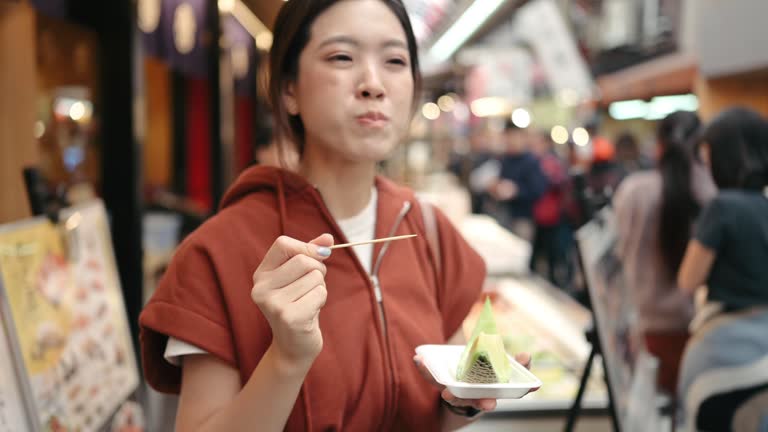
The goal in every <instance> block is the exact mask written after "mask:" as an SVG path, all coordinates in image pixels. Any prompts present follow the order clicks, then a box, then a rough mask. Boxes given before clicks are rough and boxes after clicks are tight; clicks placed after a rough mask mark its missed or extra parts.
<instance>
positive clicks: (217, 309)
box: [139, 242, 236, 393]
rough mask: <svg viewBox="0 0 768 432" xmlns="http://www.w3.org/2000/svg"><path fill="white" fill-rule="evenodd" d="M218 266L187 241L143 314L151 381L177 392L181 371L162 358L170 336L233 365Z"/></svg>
mask: <svg viewBox="0 0 768 432" xmlns="http://www.w3.org/2000/svg"><path fill="white" fill-rule="evenodd" d="M227 316H228V314H227V311H226V306H225V301H224V299H223V295H222V293H221V290H220V289H219V280H218V277H217V275H216V271H215V267H214V265H213V263H212V261H211V259H210V256H209V255H208V253H207V251H206V249H205V248H204V247H203V246H202V245H200V244H196V243H194V242H187V243H185V244H183V245H182V246H181V247H180V248H179V250H178V251H177V253H176V255H175V257H174V258H173V260H172V261H171V264H170V266H169V267H168V269H167V270H166V272H165V274H164V276H163V278H162V280H161V282H160V284H159V286H158V288H157V290H156V292H155V294H154V295H153V297H152V299H151V300H150V301H149V302H148V303H147V305H146V306H145V308H144V310H143V311H142V313H141V316H140V317H139V326H140V342H141V358H142V364H143V367H144V374H145V376H146V378H147V381H148V383H149V384H150V385H151V386H152V387H154V388H155V389H157V390H158V391H161V392H165V393H178V392H179V390H180V382H181V369H180V368H178V367H176V366H173V365H171V364H170V363H168V362H167V361H166V360H165V358H164V357H163V353H164V352H165V347H166V343H167V341H168V336H173V337H174V338H176V339H179V340H181V341H184V342H186V343H189V344H191V345H194V346H196V347H199V348H200V349H202V350H204V351H206V352H208V353H210V354H212V355H214V356H216V357H218V358H220V359H221V360H223V361H225V362H226V363H228V364H230V365H232V366H235V365H236V361H235V354H234V347H233V343H232V331H231V329H230V325H229V320H228V319H227Z"/></svg>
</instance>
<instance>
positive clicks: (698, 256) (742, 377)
mask: <svg viewBox="0 0 768 432" xmlns="http://www.w3.org/2000/svg"><path fill="white" fill-rule="evenodd" d="M702 153H703V154H704V158H705V159H706V160H707V161H708V163H709V166H710V167H711V170H712V176H713V177H714V180H715V183H716V184H717V186H718V187H719V188H720V191H719V193H718V194H717V196H716V197H715V198H714V199H713V200H712V202H711V203H710V204H709V205H708V206H707V208H706V209H705V210H704V211H703V212H702V215H701V217H700V219H699V221H698V222H697V224H696V231H695V236H694V239H692V240H691V241H690V243H689V245H688V248H687V250H686V252H685V257H684V258H683V262H682V265H681V267H680V272H679V274H678V285H679V286H680V289H681V290H682V291H683V292H684V293H686V294H689V295H690V294H692V293H693V292H694V290H696V289H698V288H699V287H702V286H704V285H706V302H707V305H706V306H707V307H704V308H702V309H701V310H702V314H700V315H699V316H697V317H696V321H697V323H696V324H697V325H696V326H695V329H694V332H693V335H692V337H691V340H690V341H689V343H688V346H687V347H686V350H685V355H684V357H683V362H682V369H681V373H680V382H679V392H680V395H681V397H682V408H683V410H684V415H685V418H687V419H688V421H689V423H688V426H689V427H690V428H692V429H693V428H695V429H697V430H706V431H725V430H731V431H735V432H741V431H765V430H768V122H767V121H766V120H765V119H764V118H762V117H761V116H760V115H759V114H757V113H755V112H754V111H750V110H747V109H744V108H734V109H730V110H727V111H725V112H724V113H722V114H720V115H719V116H718V117H716V118H715V119H714V120H713V121H712V123H711V124H710V125H709V126H708V127H707V128H706V131H705V132H704V136H703V152H702Z"/></svg>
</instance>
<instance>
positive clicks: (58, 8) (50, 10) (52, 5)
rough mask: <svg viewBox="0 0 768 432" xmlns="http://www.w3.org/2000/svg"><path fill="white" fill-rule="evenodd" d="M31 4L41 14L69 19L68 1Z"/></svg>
mask: <svg viewBox="0 0 768 432" xmlns="http://www.w3.org/2000/svg"><path fill="white" fill-rule="evenodd" d="M29 3H30V4H31V5H32V7H33V8H35V9H37V10H38V11H39V12H40V13H42V14H45V15H48V16H50V17H54V18H66V17H67V0H31V1H30V2H29Z"/></svg>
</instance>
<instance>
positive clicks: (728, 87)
mask: <svg viewBox="0 0 768 432" xmlns="http://www.w3.org/2000/svg"><path fill="white" fill-rule="evenodd" d="M695 90H696V94H697V95H698V96H699V109H700V112H701V115H702V117H703V118H704V119H711V118H712V117H713V116H715V115H716V114H717V113H718V112H720V111H722V110H723V109H725V108H728V107H731V106H734V105H744V106H747V107H749V108H752V109H755V110H757V111H760V112H761V113H762V114H763V115H766V116H768V72H761V73H752V74H749V75H743V76H733V77H727V78H715V79H706V78H704V77H699V78H698V79H697V80H696V84H695Z"/></svg>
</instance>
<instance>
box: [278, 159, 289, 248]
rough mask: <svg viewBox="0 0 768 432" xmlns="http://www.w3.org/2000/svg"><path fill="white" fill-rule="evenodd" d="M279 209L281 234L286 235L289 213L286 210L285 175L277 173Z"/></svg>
mask: <svg viewBox="0 0 768 432" xmlns="http://www.w3.org/2000/svg"><path fill="white" fill-rule="evenodd" d="M277 209H278V212H279V213H280V234H283V235H284V234H285V223H286V219H287V218H288V212H287V211H286V209H285V185H284V184H283V174H282V173H281V172H280V171H277Z"/></svg>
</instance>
